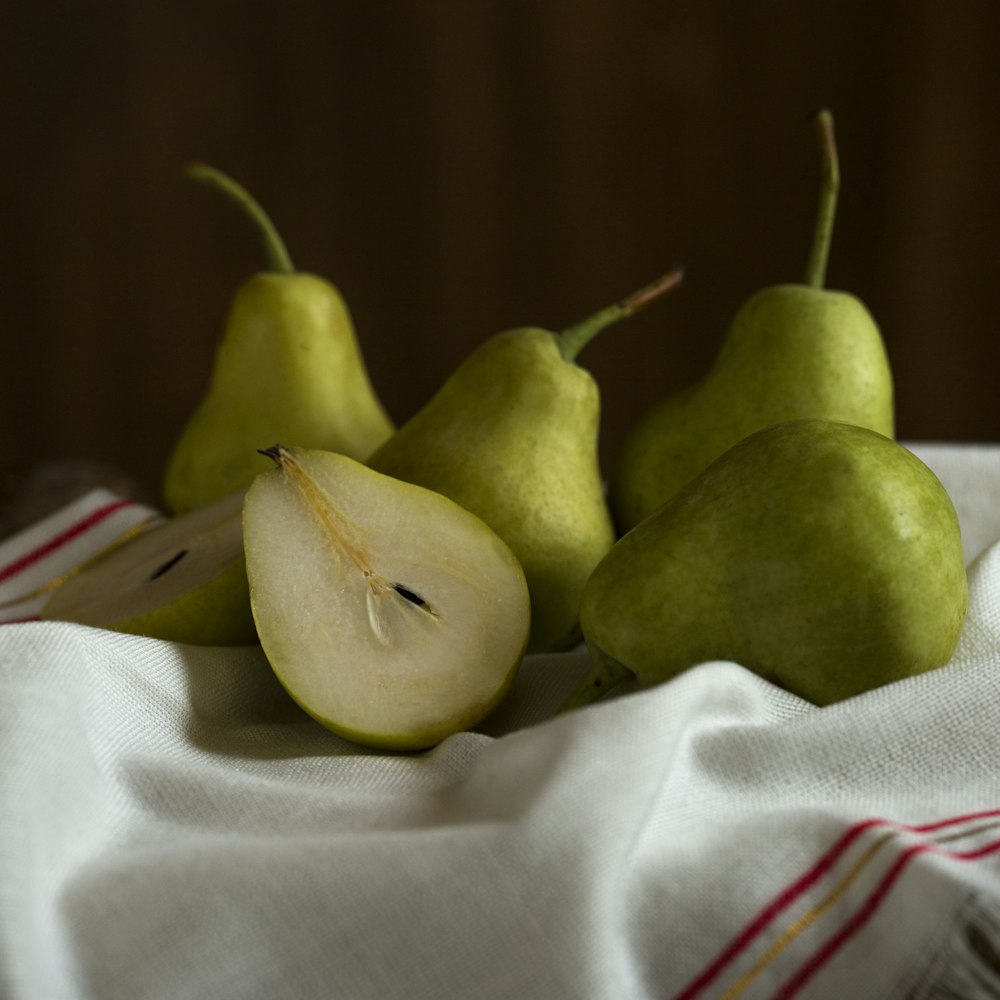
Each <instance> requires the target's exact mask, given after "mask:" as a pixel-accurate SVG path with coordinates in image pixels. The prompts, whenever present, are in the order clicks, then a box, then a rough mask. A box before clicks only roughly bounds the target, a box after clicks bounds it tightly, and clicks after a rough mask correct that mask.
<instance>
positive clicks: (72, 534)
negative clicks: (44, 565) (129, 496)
mask: <svg viewBox="0 0 1000 1000" xmlns="http://www.w3.org/2000/svg"><path fill="white" fill-rule="evenodd" d="M133 503H134V501H132V500H116V501H114V502H113V503H109V504H105V505H104V506H103V507H98V508H97V510H95V511H92V512H91V513H90V514H88V515H87V516H86V517H85V518H83V519H82V520H80V521H77V523H76V524H74V525H72V526H70V527H69V528H67V529H66V530H65V531H61V532H60V533H59V534H58V535H56V536H55V537H53V538H50V539H49V540H48V541H47V542H45V543H44V544H42V545H39V546H38V547H37V548H34V549H32V550H31V551H30V552H26V553H25V554H24V555H23V556H21V557H20V558H18V559H15V560H14V561H13V562H12V563H9V564H8V565H7V566H4V568H3V569H0V583H5V582H6V581H7V580H9V579H10V578H11V577H14V576H17V574H18V573H22V572H24V570H26V569H27V568H28V567H29V566H33V565H34V564H35V563H37V562H39V561H40V560H42V559H44V558H45V557H46V556H48V555H51V554H52V553H53V552H55V551H56V549H59V548H62V546H64V545H66V544H68V543H69V542H71V541H73V540H74V539H75V538H79V537H80V535H82V534H84V533H85V532H87V531H89V530H90V529H91V528H93V527H94V526H95V525H97V524H100V522H101V521H104V520H106V519H107V518H109V517H110V516H111V515H112V514H114V513H116V512H117V511H119V510H122V509H123V508H124V507H131V506H132V505H133Z"/></svg>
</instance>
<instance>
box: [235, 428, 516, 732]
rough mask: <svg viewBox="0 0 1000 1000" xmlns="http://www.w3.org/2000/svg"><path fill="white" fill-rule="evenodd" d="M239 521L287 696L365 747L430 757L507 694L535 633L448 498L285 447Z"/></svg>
mask: <svg viewBox="0 0 1000 1000" xmlns="http://www.w3.org/2000/svg"><path fill="white" fill-rule="evenodd" d="M265 454H267V455H269V456H270V457H271V458H272V459H274V461H275V463H276V466H277V467H276V468H275V469H272V470H270V471H268V472H265V473H262V474H261V475H259V476H258V477H257V478H256V479H255V480H254V482H253V483H252V484H251V486H250V489H249V490H248V492H247V497H246V502H245V505H244V511H243V533H244V544H245V548H246V559H247V576H248V578H249V581H250V599H251V605H252V608H253V615H254V619H255V621H256V623H257V632H258V634H259V636H260V641H261V645H262V646H263V649H264V653H265V655H266V656H267V658H268V661H269V662H270V664H271V666H272V668H273V669H274V672H275V674H276V675H277V677H278V679H279V680H280V681H281V683H282V684H283V685H284V686H285V688H286V689H287V691H288V693H289V694H290V695H291V696H292V698H294V699H295V700H296V701H297V702H298V703H299V704H300V705H301V706H302V707H303V708H304V709H305V711H306V712H308V713H309V714H310V715H312V716H313V717H314V718H315V719H316V720H317V721H319V722H320V723H321V724H322V725H324V726H326V727H327V728H329V729H331V730H333V731H334V732H337V733H339V734H340V735H342V736H345V737H347V738H348V739H350V740H353V741H355V742H357V743H361V744H363V745H366V746H374V747H384V748H391V749H399V750H419V749H424V748H427V747H430V746H433V745H435V744H437V743H439V742H440V741H441V740H443V739H444V738H445V737H446V736H449V735H451V734H452V733H455V732H459V731H461V730H463V729H467V728H469V727H471V726H473V725H475V723H477V722H478V721H479V720H480V719H482V718H483V717H484V716H485V715H486V714H487V713H488V712H489V711H490V710H491V709H492V708H493V707H494V706H495V705H496V704H497V702H498V701H499V700H500V699H501V698H502V696H503V695H504V693H505V692H506V691H507V688H508V686H509V685H510V682H511V681H512V680H513V677H514V673H515V672H516V670H517V667H518V665H519V664H520V662H521V659H522V657H523V654H524V649H525V646H526V644H527V641H528V631H529V627H530V621H531V612H530V604H529V599H528V588H527V583H526V582H525V577H524V572H523V570H522V569H521V565H520V563H519V562H518V561H517V559H516V558H515V557H514V555H513V553H512V552H511V550H510V549H509V548H508V547H507V545H506V544H505V543H504V542H502V541H501V540H500V538H499V537H498V536H497V535H496V534H495V533H494V532H493V531H492V530H491V529H490V528H489V527H487V525H486V524H485V523H484V522H483V521H481V520H480V519H479V518H478V517H476V516H475V515H474V514H471V513H469V512H468V511H467V510H465V509H464V508H462V507H460V506H458V505H457V504H456V503H454V502H453V501H451V500H448V499H447V498H445V497H444V496H442V495H441V494H439V493H434V492H432V491H431V490H428V489H425V488H423V487H420V486H414V485H412V484H409V483H404V482H402V481H400V480H397V479H393V478H392V477H390V476H387V475H384V474H382V473H379V472H375V471H374V470H372V469H370V468H368V467H366V466H364V465H362V464H361V463H360V462H357V461H355V460H353V459H351V458H348V457H346V456H344V455H339V454H335V453H333V452H326V451H317V450H308V449H305V450H292V449H288V448H284V447H281V446H275V447H274V448H271V449H268V450H267V451H266V452H265Z"/></svg>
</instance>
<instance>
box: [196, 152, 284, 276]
mask: <svg viewBox="0 0 1000 1000" xmlns="http://www.w3.org/2000/svg"><path fill="white" fill-rule="evenodd" d="M184 173H185V175H186V176H187V177H189V178H190V179H191V180H193V181H198V183H200V184H207V185H208V186H209V187H212V188H215V190H216V191H221V192H222V193H223V194H224V195H225V196H226V197H227V198H229V200H230V201H232V202H233V203H234V204H235V205H236V206H237V207H238V208H240V209H242V211H243V213H244V214H245V215H247V216H248V217H249V218H250V221H251V222H253V224H254V226H256V228H257V231H258V232H259V233H260V237H261V240H262V241H263V243H264V253H265V254H266V255H267V262H268V269H269V270H271V271H277V272H279V273H281V274H291V273H293V272H294V270H295V266H294V265H293V264H292V258H291V256H290V255H289V253H288V249H287V247H286V246H285V241H284V240H283V239H282V238H281V236H280V234H279V233H278V230H277V229H276V228H275V226H274V223H273V222H271V220H270V218H269V217H268V215H267V213H266V212H265V211H264V209H263V208H261V207H260V204H259V203H258V202H257V200H256V199H255V198H254V197H253V195H251V194H250V192H249V191H247V189H246V188H244V187H243V186H242V185H241V184H238V183H237V182H236V181H234V180H233V179H232V177H229V176H227V175H226V174H224V173H223V172H222V171H221V170H216V169H215V167H209V166H207V165H206V164H204V163H191V164H189V165H188V166H187V167H185V168H184Z"/></svg>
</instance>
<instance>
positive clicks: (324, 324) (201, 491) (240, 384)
mask: <svg viewBox="0 0 1000 1000" xmlns="http://www.w3.org/2000/svg"><path fill="white" fill-rule="evenodd" d="M391 433H392V423H391V421H390V420H389V417H388V416H387V415H386V412H385V410H384V409H383V408H382V405H381V403H380V402H379V401H378V399H377V397H376V395H375V393H374V391H373V389H372V386H371V382H370V380H369V377H368V372H367V369H366V367H365V364H364V361H363V359H362V356H361V351H360V349H359V347H358V343H357V339H356V337H355V334H354V330H353V326H352V323H351V319H350V316H349V314H348V311H347V307H346V305H345V304H344V301H343V298H342V297H341V295H340V293H339V292H338V291H337V290H336V288H334V286H333V285H331V284H330V283H329V282H327V281H326V280H325V279H323V278H321V277H318V276H316V275H312V274H308V273H304V272H299V273H295V274H278V273H274V272H262V273H260V274H257V275H254V276H253V277H252V278H250V279H249V280H248V281H246V282H244V283H243V285H242V286H241V287H240V288H239V289H238V290H237V292H236V295H235V296H234V298H233V301H232V304H231V306H230V311H229V316H228V319H227V323H226V329H225V333H224V336H223V339H222V341H221V343H220V344H219V347H218V350H217V352H216V358H215V363H214V367H213V373H212V379H211V384H210V386H209V389H208V392H207V394H206V395H205V397H204V398H203V400H202V401H201V403H200V404H199V406H198V408H197V409H196V410H195V412H194V413H193V415H192V416H191V418H190V420H189V422H188V423H187V425H186V426H185V428H184V430H183V431H182V433H181V435H180V438H179V439H178V441H177V443H176V445H175V447H174V450H173V453H172V454H171V457H170V461H169V464H168V467H167V473H166V478H165V484H164V498H165V502H166V503H167V505H168V506H169V507H170V509H171V510H173V511H178V512H179V511H183V510H189V509H191V508H192V507H197V506H200V505H202V504H204V503H207V502H209V501H210V500H213V499H216V498H217V497H219V496H224V495H226V494H227V493H231V492H234V491H236V490H240V489H245V488H246V487H247V486H248V485H249V484H250V482H251V481H252V480H253V478H254V477H255V476H256V475H258V474H259V473H261V472H264V471H266V470H267V469H268V468H269V467H270V463H269V462H268V460H267V459H266V458H264V457H263V456H261V455H260V454H259V452H258V449H259V448H260V447H261V443H262V442H266V441H274V440H287V441H294V442H296V443H297V444H298V445H299V446H300V447H303V448H311V447H315V448H324V449H327V450H330V451H338V452H341V453H342V454H345V455H348V456H349V457H351V458H357V459H359V460H363V459H365V458H367V457H368V455H369V454H370V453H371V452H372V451H374V450H375V448H377V447H378V445H379V444H381V443H382V442H383V441H384V440H385V439H386V438H387V437H388V436H389V435H390V434H391Z"/></svg>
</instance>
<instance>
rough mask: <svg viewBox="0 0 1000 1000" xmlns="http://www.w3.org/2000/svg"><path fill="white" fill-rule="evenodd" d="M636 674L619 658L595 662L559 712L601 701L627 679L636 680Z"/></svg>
mask: <svg viewBox="0 0 1000 1000" xmlns="http://www.w3.org/2000/svg"><path fill="white" fill-rule="evenodd" d="M634 679H635V674H634V673H632V671H631V670H629V668H628V667H626V666H624V665H623V664H621V663H618V662H617V660H605V661H602V662H601V663H595V664H594V667H593V669H592V670H591V671H590V673H589V674H587V676H586V678H585V679H584V681H583V683H582V684H581V685H580V686H579V687H578V688H577V689H576V690H575V691H574V692H573V693H572V694H571V695H570V696H569V697H568V698H567V699H566V700H565V701H564V702H563V703H562V706H561V707H560V708H559V712H558V713H557V714H559V715H561V714H562V713H563V712H569V711H571V710H572V709H574V708H584V707H585V706H587V705H592V704H593V703H594V702H595V701H600V700H601V699H602V698H604V697H606V696H607V695H608V694H610V693H611V692H612V691H614V689H615V688H617V687H619V686H620V685H622V684H624V683H625V682H626V681H630V680H634Z"/></svg>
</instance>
